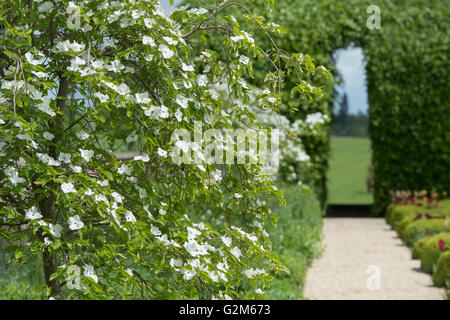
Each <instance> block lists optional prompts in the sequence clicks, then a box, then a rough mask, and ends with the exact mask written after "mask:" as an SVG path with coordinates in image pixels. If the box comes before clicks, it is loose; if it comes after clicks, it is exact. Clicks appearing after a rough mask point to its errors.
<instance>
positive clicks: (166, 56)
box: [159, 44, 174, 59]
mask: <svg viewBox="0 0 450 320" xmlns="http://www.w3.org/2000/svg"><path fill="white" fill-rule="evenodd" d="M159 51H160V52H161V54H162V56H163V58H164V59H170V58H172V57H173V55H174V52H173V51H172V50H170V49H169V47H168V46H166V45H165V44H162V45H160V46H159Z"/></svg>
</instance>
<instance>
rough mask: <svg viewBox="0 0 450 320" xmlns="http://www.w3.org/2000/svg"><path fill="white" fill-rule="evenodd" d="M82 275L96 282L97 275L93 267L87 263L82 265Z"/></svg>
mask: <svg viewBox="0 0 450 320" xmlns="http://www.w3.org/2000/svg"><path fill="white" fill-rule="evenodd" d="M83 276H85V277H87V278H91V279H92V280H94V281H95V283H98V277H97V275H96V274H95V271H94V267H93V266H91V265H89V264H85V265H84V272H83Z"/></svg>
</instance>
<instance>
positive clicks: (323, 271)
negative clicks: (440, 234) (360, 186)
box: [304, 218, 445, 300]
mask: <svg viewBox="0 0 450 320" xmlns="http://www.w3.org/2000/svg"><path fill="white" fill-rule="evenodd" d="M323 236H324V241H323V244H324V245H325V246H324V247H325V248H324V252H323V255H322V257H321V258H319V260H316V261H315V262H314V263H313V265H312V266H311V267H310V268H309V270H308V275H307V277H306V285H305V290H304V296H305V297H306V298H309V299H311V300H315V299H321V300H335V299H343V300H362V299H363V300H365V299H374V300H380V299H388V300H402V299H421V300H422V299H424V300H425V299H444V298H445V290H444V289H441V288H437V287H434V286H433V284H432V279H431V276H430V275H428V274H426V273H424V272H422V271H421V270H420V261H419V260H412V259H411V252H410V250H409V249H408V248H407V247H406V246H405V245H403V243H402V241H401V240H400V239H399V238H398V237H397V234H396V232H395V231H394V230H392V229H391V227H390V226H389V225H388V224H386V222H385V220H384V219H382V218H325V219H324V228H323Z"/></svg>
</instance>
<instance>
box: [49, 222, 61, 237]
mask: <svg viewBox="0 0 450 320" xmlns="http://www.w3.org/2000/svg"><path fill="white" fill-rule="evenodd" d="M48 227H49V229H50V233H51V234H52V235H53V236H54V237H55V238H61V231H62V227H61V225H59V224H58V223H57V224H55V225H53V224H51V223H50V224H49V225H48Z"/></svg>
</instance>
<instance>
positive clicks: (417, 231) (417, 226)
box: [400, 218, 450, 246]
mask: <svg viewBox="0 0 450 320" xmlns="http://www.w3.org/2000/svg"><path fill="white" fill-rule="evenodd" d="M441 232H450V218H445V219H420V220H416V221H412V222H411V223H409V224H408V225H407V226H406V227H405V230H404V232H403V233H402V234H401V235H400V237H401V238H402V240H403V241H404V242H405V243H406V244H407V245H408V246H413V245H414V243H415V242H416V241H417V240H419V239H420V238H423V237H425V236H433V235H435V234H438V233H441Z"/></svg>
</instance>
